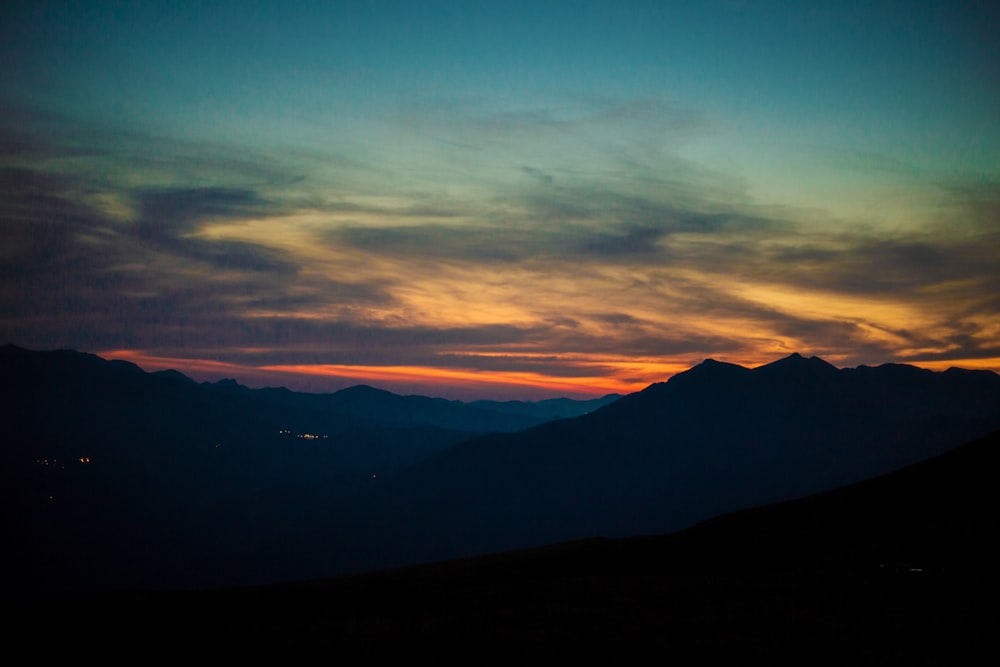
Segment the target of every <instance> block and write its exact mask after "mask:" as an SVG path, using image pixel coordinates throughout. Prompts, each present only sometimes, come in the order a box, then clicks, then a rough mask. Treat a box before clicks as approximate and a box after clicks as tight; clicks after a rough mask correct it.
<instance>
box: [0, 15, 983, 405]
mask: <svg viewBox="0 0 1000 667" xmlns="http://www.w3.org/2000/svg"><path fill="white" fill-rule="evenodd" d="M998 15H1000V13H998V12H997V11H996V10H995V9H992V8H991V6H990V4H988V3H955V2H951V3H945V2H941V3H929V2H928V3H913V2H831V3H793V2H752V1H749V0H747V1H745V2H741V1H738V0H719V1H718V2H711V1H710V2H704V3H672V2H617V3H608V2H572V3H570V2H552V3H539V2H533V3H527V2H525V3H520V2H504V3H489V2H467V3H463V2H424V3H410V2H285V3H266V2H231V3H230V2H203V3H200V2H188V3H166V2H155V1H151V2H14V3H7V4H6V5H5V6H4V8H3V9H0V26H2V27H0V30H2V32H0V64H2V66H3V71H4V72H5V83H4V87H3V90H2V91H0V187H2V189H3V199H2V201H0V225H2V227H0V239H2V241H3V245H2V250H0V261H2V267H3V268H2V272H3V283H2V292H0V304H2V311H0V336H2V337H3V338H5V339H6V341H7V342H14V343H18V344H22V345H25V346H29V347H36V348H49V347H74V348H77V349H84V350H87V351H93V352H98V353H111V352H113V353H115V354H116V355H117V356H122V357H125V358H132V359H135V360H140V361H141V365H143V364H145V365H147V366H156V365H158V364H160V365H170V366H172V367H179V368H180V369H181V370H187V371H188V372H191V373H192V374H195V375H198V374H199V373H200V374H202V375H203V376H204V377H213V376H223V375H224V376H237V377H240V378H241V379H243V380H245V381H248V382H250V383H255V384H276V383H281V384H289V385H291V386H301V387H304V388H310V389H320V390H323V389H334V388H337V387H339V386H345V385H347V384H355V383H357V382H358V381H367V382H370V383H372V384H377V385H380V386H386V387H388V388H393V389H402V388H415V389H420V390H421V391H427V392H433V393H437V394H449V395H462V396H467V395H469V396H471V395H490V396H506V395H509V396H515V395H519V396H520V395H525V396H526V395H539V396H540V395H553V394H568V393H602V392H604V391H612V390H614V391H624V390H633V389H638V388H641V387H642V386H645V385H646V384H648V383H649V382H653V381H658V380H662V379H665V377H666V376H669V374H671V373H672V372H675V371H677V370H681V369H683V368H686V367H687V366H689V365H691V364H692V363H697V362H698V361H700V360H701V359H703V358H705V357H715V358H719V359H724V360H727V361H733V362H736V363H744V364H750V365H754V364H757V363H764V362H766V361H769V360H771V359H773V358H775V357H776V356H779V355H784V354H787V353H789V352H791V351H799V352H802V353H812V354H819V355H820V356H823V357H824V358H827V359H828V360H830V361H832V362H834V363H837V364H841V365H857V364H860V363H870V364H871V363H882V362H886V361H905V362H908V363H917V364H922V365H925V366H928V367H947V366H948V365H963V366H967V367H982V368H993V369H995V370H1000V344H998V341H1000V298H998V297H997V294H1000V270H998V264H1000V262H998V261H997V259H998V258H1000V189H998V183H1000V85H998V84H1000V47H998V41H1000V40H997V39H996V35H997V34H998V28H1000V23H998Z"/></svg>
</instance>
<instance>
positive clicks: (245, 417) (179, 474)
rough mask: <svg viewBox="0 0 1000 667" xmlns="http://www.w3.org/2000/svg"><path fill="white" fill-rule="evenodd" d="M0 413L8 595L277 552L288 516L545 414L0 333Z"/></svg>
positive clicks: (213, 567) (305, 521)
mask: <svg viewBox="0 0 1000 667" xmlns="http://www.w3.org/2000/svg"><path fill="white" fill-rule="evenodd" d="M613 399H614V397H607V398H606V399H604V400H603V401H602V404H603V403H606V402H608V401H611V400H613ZM591 406H592V403H591V402H589V401H581V402H580V405H579V407H578V408H577V409H579V410H580V411H581V412H584V411H586V410H588V409H591ZM0 415H2V423H3V425H4V430H5V438H4V442H5V446H4V447H3V448H2V450H0V497H2V499H3V500H4V501H5V502H6V506H7V507H13V508H17V511H14V512H9V513H6V514H5V518H4V527H5V529H6V535H7V536H8V537H9V538H10V544H12V545H13V546H12V547H11V549H9V550H8V551H7V553H5V554H4V559H5V565H8V567H7V568H5V571H6V572H7V573H8V574H7V577H8V578H9V579H10V581H9V586H8V587H7V589H6V590H7V592H8V593H9V594H11V595H15V596H16V595H29V594H47V592H51V593H52V594H61V593H64V592H69V591H70V589H71V588H72V587H74V586H77V587H79V588H80V590H89V589H93V590H98V589H100V588H102V587H107V586H118V585H123V586H129V585H147V584H148V583H149V582H151V581H152V582H155V581H158V582H161V583H162V585H165V586H167V585H178V584H179V582H182V581H184V582H188V583H191V582H195V581H197V582H198V583H199V584H200V583H205V582H210V581H213V580H214V579H213V577H215V576H216V574H217V573H218V574H220V576H228V575H226V572H227V571H229V572H232V573H233V574H237V573H239V572H241V569H240V567H239V566H238V565H236V566H231V563H230V561H231V559H233V558H236V557H238V556H239V554H241V553H254V554H259V553H263V552H266V551H267V550H268V549H274V550H276V551H278V552H281V551H283V550H284V548H285V546H284V542H285V541H286V539H290V538H288V536H289V535H290V534H294V531H299V532H305V533H307V534H308V533H311V532H313V531H316V530H326V529H327V528H330V526H333V525H335V524H334V523H333V522H334V521H335V517H336V516H340V515H342V514H344V513H350V514H351V515H353V510H352V509H350V508H352V507H353V504H352V503H350V502H348V501H347V500H345V499H347V498H351V497H353V494H354V493H355V492H357V490H358V489H359V488H363V487H364V486H365V485H370V484H372V483H373V481H374V480H376V479H378V478H380V477H381V476H385V475H386V474H388V473H390V472H393V471H396V470H398V469H401V468H403V467H405V466H408V465H411V464H413V463H415V462H417V461H419V460H422V459H424V458H426V457H427V456H430V455H432V454H434V453H436V452H438V451H441V450H443V449H446V448H448V447H450V446H452V445H454V444H456V443H458V442H461V441H463V440H466V439H469V438H470V437H473V436H475V435H477V434H481V433H484V432H491V431H494V430H497V431H511V430H516V429H520V428H524V427H526V426H529V425H535V424H538V423H540V422H541V421H542V418H540V417H538V416H533V415H528V414H511V413H509V412H500V411H491V410H489V409H488V408H485V407H483V406H477V407H473V406H470V405H467V404H463V403H461V402H459V401H446V400H443V399H432V398H427V397H422V396H398V395H395V394H392V393H390V392H385V391H380V390H377V389H374V388H371V387H356V388H351V389H347V390H343V391H341V392H336V393H333V394H307V393H299V392H293V391H289V390H287V389H284V388H268V389H249V388H247V387H243V386H241V385H239V384H237V383H236V382H235V381H232V380H224V381H220V382H216V383H197V382H195V381H193V380H191V379H190V378H188V377H186V376H184V375H183V374H181V373H179V372H177V371H160V372H155V373H146V372H145V371H143V370H142V369H140V368H139V367H138V366H136V365H134V364H131V363H129V362H125V361H108V360H105V359H102V358H100V357H98V356H96V355H93V354H88V353H81V352H76V351H72V350H56V351H31V350H26V349H23V348H19V347H16V346H13V345H7V346H4V347H2V348H0ZM331 503H333V504H335V505H336V506H337V513H336V514H335V517H332V518H330V519H329V520H328V518H327V517H326V516H325V515H324V512H325V511H326V509H327V507H328V505H329V504H331ZM341 505H343V506H344V507H343V508H341ZM328 521H329V524H330V525H327V524H328ZM330 529H331V530H332V529H333V528H330ZM67 554H73V557H72V558H71V559H67ZM220 554H224V555H225V557H223V556H221V555H220ZM64 560H65V561H66V562H63V561H64ZM206 561H207V562H210V563H211V564H209V565H206V564H205V563H206ZM254 562H255V563H256V561H254ZM286 575H287V573H286Z"/></svg>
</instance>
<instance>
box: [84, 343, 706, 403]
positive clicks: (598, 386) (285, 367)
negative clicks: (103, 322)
mask: <svg viewBox="0 0 1000 667" xmlns="http://www.w3.org/2000/svg"><path fill="white" fill-rule="evenodd" d="M96 354H97V355H98V356H100V357H103V358H105V359H120V360H123V361H129V362H131V363H134V364H136V365H137V366H139V367H141V368H143V369H145V370H148V371H157V370H167V369H172V370H177V371H180V372H182V373H185V374H189V373H194V374H198V375H202V376H211V377H212V378H214V379H222V378H224V377H232V378H234V379H237V380H243V381H246V380H247V379H248V378H252V379H253V381H255V383H256V384H260V383H261V381H266V380H267V379H271V380H274V381H279V382H285V381H287V380H289V379H294V378H296V377H297V378H302V379H306V378H313V379H315V378H330V379H342V380H350V381H357V382H358V383H372V384H379V383H387V384H402V385H425V386H431V387H440V388H441V389H442V390H446V389H457V390H461V391H462V393H467V394H470V395H471V394H474V393H477V392H476V389H477V388H481V389H483V390H489V391H484V393H489V394H494V395H495V394H498V393H501V391H502V390H503V388H507V389H509V390H510V391H509V392H507V393H509V394H510V395H511V396H516V395H519V394H521V393H524V391H531V392H532V393H534V394H540V393H545V394H551V395H552V396H553V397H555V396H561V395H583V396H602V395H604V394H610V393H622V394H624V393H632V392H635V391H640V390H642V389H644V388H646V387H647V386H649V385H650V384H652V383H653V382H658V381H662V380H665V379H667V377H669V376H670V375H672V374H673V373H675V372H679V371H682V370H685V369H686V368H687V366H683V365H676V366H673V365H669V364H657V365H656V367H655V368H654V367H652V366H646V367H643V368H642V370H643V371H645V372H643V373H638V372H637V371H638V370H639V369H637V368H635V367H634V366H635V364H634V363H632V364H621V366H622V369H621V370H622V373H623V374H624V373H628V374H629V375H630V377H633V378H635V377H636V375H638V376H639V377H644V376H645V375H646V374H650V372H651V371H652V374H653V375H654V377H653V378H652V379H650V380H649V381H645V380H644V379H632V380H626V379H621V378H617V377H614V376H584V377H558V376H549V375H543V374H540V373H528V372H512V371H485V370H476V369H472V368H434V367H430V366H360V365H358V366H354V365H345V364H282V365H269V366H247V365H242V364H234V363H229V362H221V361H212V360H206V359H188V358H178V357H163V356H156V355H151V354H147V353H145V352H143V351H140V350H108V351H103V352H97V353H96ZM664 371H666V372H665V373H664ZM292 384H296V383H294V382H293V383H292Z"/></svg>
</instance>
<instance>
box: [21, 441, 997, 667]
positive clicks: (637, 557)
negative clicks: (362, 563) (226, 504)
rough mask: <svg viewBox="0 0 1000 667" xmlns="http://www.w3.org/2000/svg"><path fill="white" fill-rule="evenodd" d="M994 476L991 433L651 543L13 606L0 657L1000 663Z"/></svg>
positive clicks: (575, 546) (603, 542)
mask: <svg viewBox="0 0 1000 667" xmlns="http://www.w3.org/2000/svg"><path fill="white" fill-rule="evenodd" d="M998 469H1000V433H994V434H992V435H990V436H988V437H985V438H982V439H980V440H978V441H976V442H973V443H970V444H968V445H967V446H963V447H959V448H957V449H954V450H953V451H950V452H949V453H947V454H944V455H941V456H938V457H935V458H932V459H930V460H928V461H924V462H921V463H919V464H916V465H913V466H910V467H907V468H905V469H903V470H900V471H898V472H895V473H892V474H889V475H885V476H881V477H878V478H875V479H871V480H867V481H864V482H862V483H858V484H854V485H850V486H847V487H844V488H841V489H837V490H833V491H830V492H826V493H823V494H819V495H814V496H809V497H806V498H804V499H800V500H796V501H788V502H784V503H779V504H774V505H769V506H763V507H759V508H755V509H751V510H746V511H741V512H738V513H734V514H730V515H725V516H721V517H719V518H716V519H713V520H710V521H707V522H704V523H701V524H698V525H695V526H694V527H692V528H689V529H687V530H684V531H679V532H676V533H672V534H666V535H661V536H648V537H636V538H622V539H614V540H612V539H595V540H583V541H576V542H570V543H564V544H556V545H552V546H549V547H545V548H539V549H532V550H524V551H515V552H508V553H498V554H494V555H489V556H482V557H478V558H471V559H463V560H455V561H448V562H441V563H436V564H430V565H423V566H416V567H409V568H401V569H397V570H391V571H387V572H382V573H375V574H366V575H356V576H351V577H343V578H336V579H330V580H321V581H314V582H306V583H301V584H296V585H287V586H273V587H262V588H242V589H232V590H216V591H204V592H189V593H141V592H134V593H131V594H114V595H105V596H94V597H84V598H79V599H74V600H66V601H63V602H61V603H58V604H40V605H19V606H15V607H14V608H12V609H10V610H9V611H11V612H13V613H12V615H10V616H8V618H9V619H10V621H8V624H7V630H8V636H9V637H10V638H11V639H12V640H13V642H8V645H7V646H8V650H9V651H14V652H15V653H16V651H17V649H18V647H30V649H31V650H36V651H39V650H44V652H45V653H46V654H47V655H50V656H59V655H79V653H78V652H79V651H86V650H93V651H95V654H96V653H97V652H99V654H100V655H101V656H102V658H103V659H114V658H116V657H128V656H134V655H136V653H135V651H137V650H139V651H142V654H144V655H145V654H153V653H155V654H156V655H159V656H161V657H163V656H194V655H197V656H200V657H202V658H210V657H226V658H228V659H233V658H241V657H246V656H256V657H263V656H280V657H281V658H282V659H284V660H286V661H287V660H295V659H299V658H306V657H313V658H315V657H322V658H323V659H329V660H332V661H338V662H339V661H344V660H347V661H349V662H351V663H352V664H353V663H354V662H355V661H361V660H363V661H365V662H371V661H374V660H378V659H407V660H421V659H428V658H430V659H444V660H447V661H448V662H449V663H454V664H458V663H461V664H469V663H475V664H483V663H486V664H490V663H500V662H505V663H507V662H509V661H512V660H518V661H537V660H539V659H544V660H579V659H583V658H587V659H588V660H595V659H596V660H599V661H605V660H607V661H614V662H615V663H617V664H621V663H622V662H626V663H627V662H637V661H639V660H642V661H649V660H665V661H671V662H668V663H666V664H711V663H713V662H715V661H718V660H725V661H728V662H729V663H732V664H743V665H745V664H754V665H769V664H810V665H952V664H997V660H998V659H1000V644H998V643H997V642H996V639H995V632H996V621H997V618H998V613H997V611H996V602H997V594H998V592H1000V589H998V582H1000V579H998V571H997V563H998V557H1000V547H998V541H1000V492H998V490H997V489H998V487H997V485H996V475H997V471H998ZM42 647H44V649H43V648H42ZM98 647H99V648H98Z"/></svg>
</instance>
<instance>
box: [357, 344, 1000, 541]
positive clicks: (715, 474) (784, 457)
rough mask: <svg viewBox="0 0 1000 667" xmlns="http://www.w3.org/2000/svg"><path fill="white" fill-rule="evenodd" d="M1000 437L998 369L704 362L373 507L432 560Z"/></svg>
mask: <svg viewBox="0 0 1000 667" xmlns="http://www.w3.org/2000/svg"><path fill="white" fill-rule="evenodd" d="M998 428H1000V376H997V375H996V374H994V373H990V374H985V375H983V374H975V375H972V374H968V375H967V374H961V373H950V372H945V373H940V372H932V371H926V370H923V369H914V368H912V367H906V368H900V367H899V366H898V365H887V366H884V367H877V368H869V367H862V368H857V369H850V368H845V369H837V368H836V367H834V366H832V365H831V364H829V363H827V362H825V361H823V360H822V359H819V358H816V357H813V358H805V357H802V356H801V355H791V356H789V357H787V358H785V359H781V360H779V361H777V362H774V363H771V364H767V365H764V366H761V367H759V368H754V369H747V368H743V367H741V366H738V365H734V364H727V363H722V362H718V361H715V360H706V361H705V362H703V363H701V364H699V365H697V366H695V367H694V368H692V369H690V370H689V371H686V372H684V373H679V374H677V375H675V376H674V377H672V378H670V380H668V381H667V382H662V383H657V384H654V385H651V386H650V387H648V388H647V389H645V390H643V391H641V392H637V393H635V394H631V395H628V396H625V397H623V398H621V399H619V400H618V401H615V402H614V403H612V404H610V405H608V406H606V407H603V408H601V409H599V410H597V411H595V412H593V413H591V414H588V415H584V416H581V417H578V418H575V419H571V420H564V421H559V422H552V423H549V424H545V425H542V426H539V427H536V428H532V429H529V430H526V431H522V432H519V433H515V434H496V435H492V436H489V437H482V438H478V439H475V440H471V441H469V442H466V443H462V444H460V445H458V446H456V447H454V448H451V449H449V450H446V451H443V452H441V453H440V454H438V455H436V456H434V457H432V458H430V459H428V460H426V461H424V462H422V463H420V464H418V465H417V466H415V467H414V468H412V469H410V470H408V471H405V472H404V473H403V474H401V476H400V478H399V479H398V480H395V481H394V482H390V483H387V485H386V486H384V487H382V488H381V489H380V490H379V493H380V495H379V498H378V499H374V500H373V504H379V503H381V504H382V505H383V506H384V512H385V515H386V516H387V517H396V519H395V520H396V521H398V523H399V525H400V526H401V527H403V528H401V531H402V532H404V533H406V534H408V536H409V538H410V539H411V540H412V541H413V543H414V544H422V545H426V547H427V552H426V556H427V557H432V556H433V557H445V556H451V555H459V552H461V553H476V552H483V551H494V550H497V549H502V548H511V547H523V546H529V545H536V544H543V543H547V542H552V541H557V540H568V539H577V538H583V537H593V536H598V535H603V536H608V537H617V536H625V535H632V534H640V533H650V532H663V531H668V530H676V529H679V528H683V527H684V526H686V525H689V524H691V523H693V522H695V521H700V520H702V519H706V518H708V517H710V516H713V515H717V514H720V513H724V512H729V511H733V510H736V509H739V508H742V507H748V506H751V505H756V504H761V503H769V502H775V501H779V500H784V499H788V498H794V497H798V496H801V495H805V494H809V493H815V492H818V491H822V490H824V489H830V488H834V487H836V486H840V485H844V484H848V483H852V482H856V481H859V480H862V479H865V478H867V477H871V476H874V475H879V474H883V473H886V472H889V471H891V470H896V469H899V468H901V467H903V466H906V465H910V464H913V463H916V462H918V461H921V460H924V459H926V458H928V457H931V456H934V455H936V454H939V453H941V452H944V451H947V450H948V449H949V448H951V447H954V446H956V445H959V444H961V443H963V442H966V441H969V440H971V439H973V438H975V437H978V436H981V435H983V434H985V433H989V432H992V431H994V430H996V429H998ZM458 499H461V500H460V502H459V500H458ZM386 520H390V519H386ZM407 531H409V532H407Z"/></svg>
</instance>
